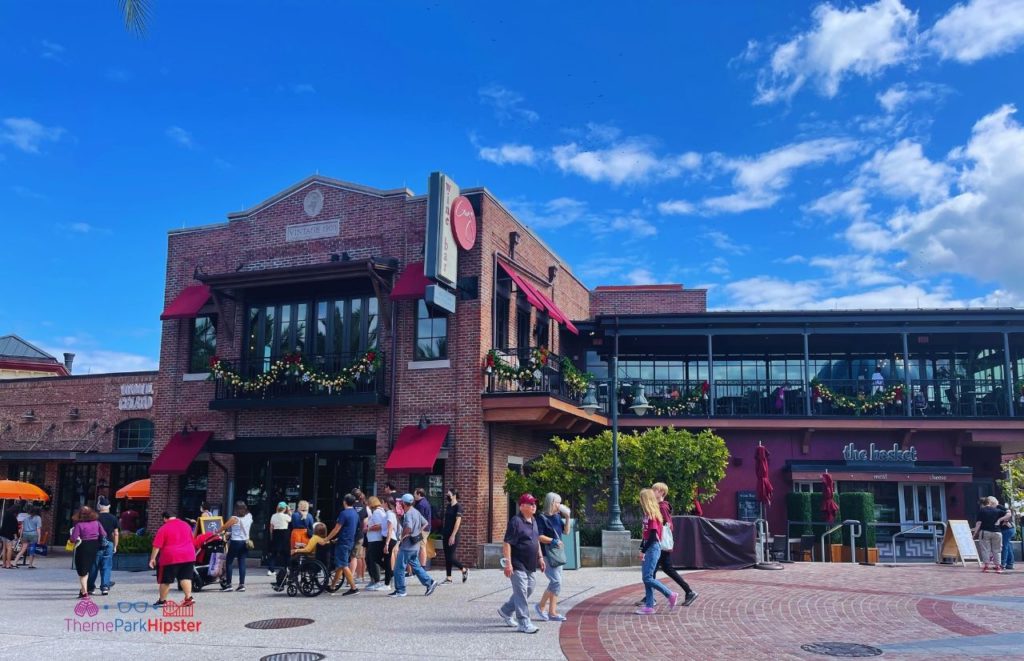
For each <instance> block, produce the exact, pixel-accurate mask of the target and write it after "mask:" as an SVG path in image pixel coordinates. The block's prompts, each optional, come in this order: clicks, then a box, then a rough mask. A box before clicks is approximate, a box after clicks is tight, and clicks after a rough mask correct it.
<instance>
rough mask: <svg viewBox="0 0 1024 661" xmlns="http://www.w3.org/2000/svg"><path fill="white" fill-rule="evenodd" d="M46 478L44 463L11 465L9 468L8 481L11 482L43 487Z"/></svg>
mask: <svg viewBox="0 0 1024 661" xmlns="http://www.w3.org/2000/svg"><path fill="white" fill-rule="evenodd" d="M45 477H46V465H45V464H42V463H35V462H33V463H24V464H9V465H8V467H7V479H9V480H15V481H17V482H29V483H31V484H34V485H36V486H42V485H43V479H45Z"/></svg>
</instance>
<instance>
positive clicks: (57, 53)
mask: <svg viewBox="0 0 1024 661" xmlns="http://www.w3.org/2000/svg"><path fill="white" fill-rule="evenodd" d="M39 46H40V47H41V48H42V53H41V57H43V58H44V59H47V60H54V61H55V62H61V63H63V62H64V51H65V48H64V47H63V46H61V45H60V44H58V43H55V42H53V41H47V40H46V39H43V40H42V41H40V42H39Z"/></svg>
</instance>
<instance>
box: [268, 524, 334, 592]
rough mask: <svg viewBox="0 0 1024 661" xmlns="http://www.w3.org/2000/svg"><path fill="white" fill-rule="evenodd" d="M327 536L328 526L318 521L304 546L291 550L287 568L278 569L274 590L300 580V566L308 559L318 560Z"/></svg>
mask: <svg viewBox="0 0 1024 661" xmlns="http://www.w3.org/2000/svg"><path fill="white" fill-rule="evenodd" d="M326 536H327V526H325V525H324V524H322V523H317V524H315V525H314V526H313V536H312V537H310V538H309V541H308V542H307V543H306V545H305V546H304V547H302V548H297V549H292V550H291V559H290V560H289V561H288V568H287V569H279V570H277V580H276V581H275V582H274V591H275V592H281V591H282V590H284V589H285V587H286V586H287V585H288V584H289V583H292V584H294V583H295V582H296V581H297V580H298V575H299V567H301V566H302V564H303V562H304V561H305V560H306V559H311V560H316V559H317V557H318V556H319V555H320V553H319V551H320V547H323V546H326V545H327V542H326V541H325V540H324V538H325V537H326Z"/></svg>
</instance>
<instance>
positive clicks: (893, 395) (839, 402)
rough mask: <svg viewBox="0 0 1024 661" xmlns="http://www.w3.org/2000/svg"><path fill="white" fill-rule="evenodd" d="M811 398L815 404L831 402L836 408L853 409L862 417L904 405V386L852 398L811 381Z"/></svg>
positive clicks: (860, 394) (815, 380)
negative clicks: (869, 413) (886, 408)
mask: <svg viewBox="0 0 1024 661" xmlns="http://www.w3.org/2000/svg"><path fill="white" fill-rule="evenodd" d="M811 397H812V398H813V401H814V403H815V404H821V403H822V402H823V401H825V402H831V403H832V405H833V406H835V407H838V408H841V409H853V412H854V415H861V414H862V413H865V412H867V411H873V410H875V409H882V408H884V407H886V406H889V405H892V404H895V405H896V406H900V405H901V404H903V384H901V383H900V384H896V385H892V386H888V387H886V388H885V389H884V390H882V391H881V392H876V393H874V394H872V395H868V394H867V393H864V392H861V393H858V394H857V395H854V396H850V395H840V394H839V393H837V392H835V391H833V390H832V389H831V388H829V387H828V386H826V385H825V384H824V383H822V382H821V381H819V380H818V379H811Z"/></svg>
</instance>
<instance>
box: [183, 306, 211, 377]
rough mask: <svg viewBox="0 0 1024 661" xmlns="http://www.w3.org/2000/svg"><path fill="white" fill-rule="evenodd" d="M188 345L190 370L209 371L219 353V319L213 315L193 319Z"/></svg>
mask: <svg viewBox="0 0 1024 661" xmlns="http://www.w3.org/2000/svg"><path fill="white" fill-rule="evenodd" d="M190 331H191V332H190V337H189V345H188V371H189V372H207V371H209V369H210V358H212V357H213V356H214V354H216V353H217V321H216V318H215V317H213V316H212V315H203V316H199V317H196V318H195V319H193V320H192V323H191V329H190Z"/></svg>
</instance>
